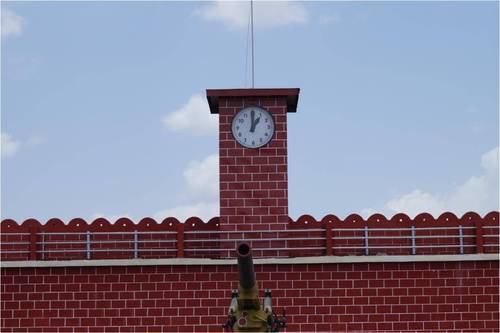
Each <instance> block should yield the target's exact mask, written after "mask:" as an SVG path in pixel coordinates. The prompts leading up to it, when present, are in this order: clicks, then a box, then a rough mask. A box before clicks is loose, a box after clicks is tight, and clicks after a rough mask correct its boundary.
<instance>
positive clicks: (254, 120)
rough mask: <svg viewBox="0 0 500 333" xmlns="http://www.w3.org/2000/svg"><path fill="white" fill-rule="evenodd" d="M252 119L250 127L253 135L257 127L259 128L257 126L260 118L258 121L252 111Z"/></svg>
mask: <svg viewBox="0 0 500 333" xmlns="http://www.w3.org/2000/svg"><path fill="white" fill-rule="evenodd" d="M250 118H251V121H252V124H251V126H250V132H251V133H253V132H255V126H257V124H258V123H259V121H260V117H259V118H257V119H255V111H254V110H252V111H250Z"/></svg>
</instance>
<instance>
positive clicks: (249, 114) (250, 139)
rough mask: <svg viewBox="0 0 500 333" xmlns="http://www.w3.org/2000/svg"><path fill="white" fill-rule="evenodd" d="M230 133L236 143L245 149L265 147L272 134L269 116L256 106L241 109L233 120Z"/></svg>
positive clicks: (271, 123) (271, 118)
mask: <svg viewBox="0 0 500 333" xmlns="http://www.w3.org/2000/svg"><path fill="white" fill-rule="evenodd" d="M231 131H232V132H233V136H234V138H235V139H236V141H237V142H238V143H239V144H240V145H242V146H243V147H246V148H260V147H262V146H265V145H266V144H267V143H268V142H269V141H271V138H272V137H273V134H274V120H273V117H272V116H271V114H270V113H269V112H268V111H266V110H264V109H263V108H260V107H258V106H248V107H246V108H243V109H241V110H240V111H238V113H237V114H236V115H235V116H234V118H233V123H232V125H231Z"/></svg>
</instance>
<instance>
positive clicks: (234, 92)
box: [207, 88, 300, 113]
mask: <svg viewBox="0 0 500 333" xmlns="http://www.w3.org/2000/svg"><path fill="white" fill-rule="evenodd" d="M299 92H300V89H299V88H258V89H255V88H251V89H207V100H208V105H209V106H210V113H219V98H220V97H275V96H286V99H287V111H288V112H297V102H298V100H299Z"/></svg>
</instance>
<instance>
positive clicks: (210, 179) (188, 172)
mask: <svg viewBox="0 0 500 333" xmlns="http://www.w3.org/2000/svg"><path fill="white" fill-rule="evenodd" d="M182 175H183V177H184V192H185V194H186V196H185V199H187V201H188V202H186V203H184V204H181V205H179V206H176V207H171V208H168V209H164V210H161V211H159V212H157V213H155V214H154V216H153V217H154V218H155V219H156V220H157V221H161V220H163V219H164V218H166V217H170V216H172V217H175V218H177V219H178V220H179V221H181V222H184V221H185V220H186V219H187V218H189V217H191V216H197V217H200V218H201V219H203V220H205V222H206V221H208V220H209V219H211V218H212V217H215V216H219V155H218V154H213V155H209V156H207V157H206V158H205V159H203V160H202V161H191V162H189V164H188V166H187V167H186V169H185V170H184V171H183V173H182Z"/></svg>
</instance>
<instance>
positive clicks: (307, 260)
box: [0, 253, 499, 268]
mask: <svg viewBox="0 0 500 333" xmlns="http://www.w3.org/2000/svg"><path fill="white" fill-rule="evenodd" d="M485 260H499V254H498V253H488V254H484V253H483V254H443V255H441V254H438V255H408V256H342V257H340V256H323V257H298V258H267V259H254V264H255V265H292V264H351V263H377V262H436V261H437V262H439V261H485ZM154 265H162V266H165V265H167V266H168V265H174V266H179V265H188V266H192V265H236V259H194V258H172V259H106V260H51V261H41V260H36V261H2V262H0V267H1V268H19V267H23V268H24V267H94V266H154Z"/></svg>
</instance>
